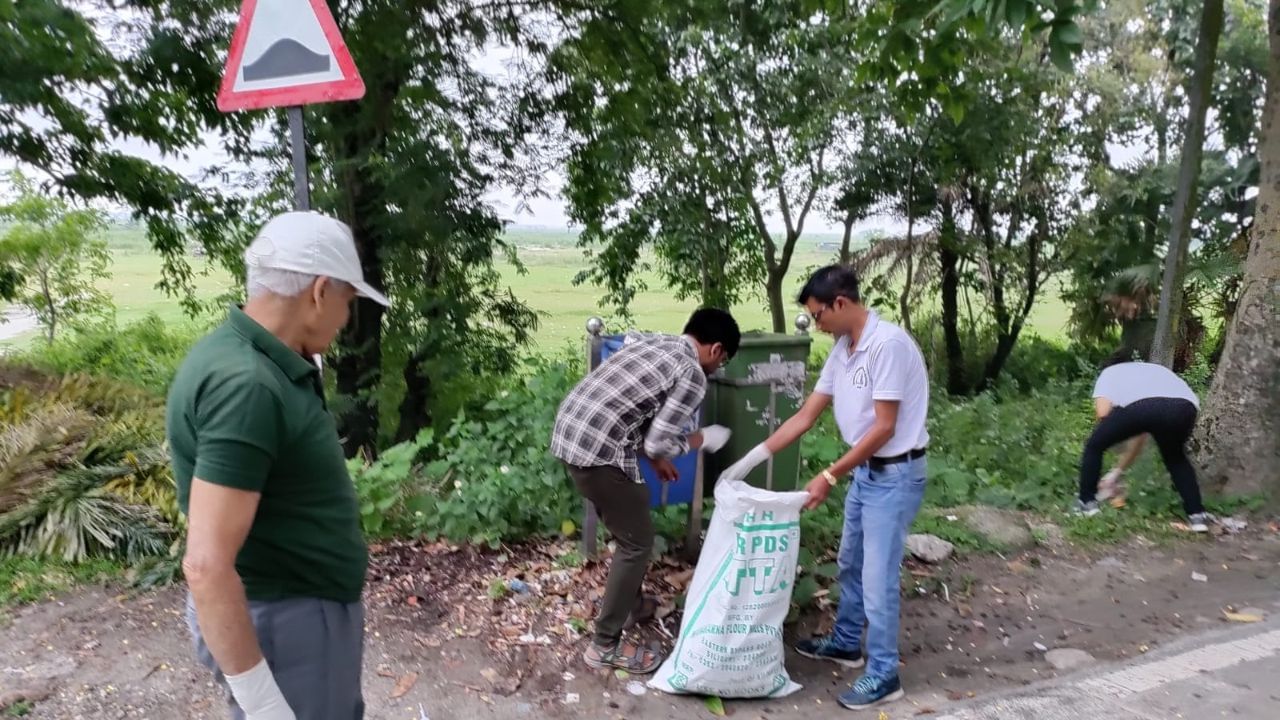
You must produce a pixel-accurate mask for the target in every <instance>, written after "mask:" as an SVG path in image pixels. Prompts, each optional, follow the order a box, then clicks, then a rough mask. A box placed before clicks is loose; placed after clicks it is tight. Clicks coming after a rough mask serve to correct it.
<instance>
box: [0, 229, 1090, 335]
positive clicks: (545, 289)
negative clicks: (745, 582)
mask: <svg viewBox="0 0 1280 720" xmlns="http://www.w3.org/2000/svg"><path fill="white" fill-rule="evenodd" d="M508 239H509V241H510V242H512V243H514V244H515V245H516V246H517V247H518V248H519V255H520V258H521V261H522V262H523V264H524V266H525V269H526V272H525V273H523V274H521V273H519V272H517V271H516V268H514V267H512V266H509V265H504V266H503V272H504V276H505V279H506V280H507V282H508V283H510V285H511V288H512V289H513V291H514V292H515V294H516V296H517V297H520V298H522V299H523V300H524V301H525V302H527V303H528V304H529V305H530V306H531V307H533V308H534V309H535V310H537V311H538V312H539V313H540V315H541V321H540V325H539V328H538V331H537V333H536V335H535V338H536V342H537V346H538V348H539V349H552V348H559V347H562V346H564V345H565V344H566V343H569V342H573V341H576V340H578V339H579V338H581V337H582V335H583V332H584V331H583V326H584V324H585V323H586V320H587V318H589V317H591V316H592V315H600V316H602V317H605V318H606V319H608V318H609V317H610V310H609V308H608V307H605V306H603V305H601V304H600V298H601V296H602V295H603V292H602V291H601V290H600V288H596V287H592V286H574V285H573V277H574V276H575V275H576V274H577V273H578V272H579V271H580V270H582V269H583V267H584V266H585V260H584V258H583V256H582V252H581V250H579V249H578V248H576V247H575V246H574V242H575V238H574V236H573V235H572V234H571V233H568V232H565V231H554V230H540V229H523V228H522V229H515V230H512V231H510V232H509V234H508ZM107 240H108V242H109V244H110V246H111V249H112V258H113V261H112V265H111V273H112V277H111V279H110V280H109V281H106V282H105V283H104V284H103V287H102V289H103V290H105V291H106V292H107V293H108V294H109V295H110V296H111V297H112V298H113V301H114V303H115V307H116V314H117V319H118V321H119V322H120V323H121V324H128V323H130V322H132V321H135V320H138V319H140V318H142V317H143V316H145V315H147V314H148V313H156V314H157V315H159V316H160V317H161V318H163V319H164V320H166V321H169V322H179V321H182V320H184V319H185V315H184V313H183V309H182V306H181V305H180V304H179V302H178V301H177V300H176V299H173V298H169V297H166V296H165V294H164V293H163V292H162V291H161V290H159V289H157V288H156V283H157V281H158V280H159V279H160V268H161V264H160V257H159V256H158V255H157V254H156V253H155V252H154V251H153V250H151V248H150V246H149V245H148V244H147V243H146V240H145V238H144V237H143V235H142V233H141V231H139V230H134V229H123V228H122V229H114V230H111V231H109V232H108V235H107ZM837 240H838V238H835V237H826V236H814V237H812V238H807V239H806V240H805V241H802V244H801V246H800V247H798V248H797V251H796V256H795V259H794V260H793V262H792V272H791V278H790V287H789V288H788V296H794V294H795V292H796V291H798V290H799V287H800V284H801V282H802V281H803V279H804V277H805V276H806V274H807V272H808V270H810V269H812V268H815V267H819V266H821V265H824V264H826V263H828V262H830V261H831V260H832V259H833V257H834V254H833V252H834V251H833V250H831V249H824V248H823V247H821V245H823V244H826V247H827V248H829V247H830V243H832V242H835V241H837ZM192 265H193V268H194V269H195V270H196V271H197V273H206V274H204V275H202V276H201V277H199V278H198V281H197V288H198V291H199V293H198V294H199V296H200V297H201V298H202V299H207V300H212V299H214V298H216V297H218V296H219V295H221V294H223V293H224V292H226V291H227V290H228V289H230V288H231V287H232V284H233V281H232V279H231V278H230V277H229V276H228V275H227V274H226V273H224V272H222V271H221V270H220V269H217V268H210V267H208V266H207V263H205V262H204V261H203V259H201V258H192ZM643 280H644V281H645V284H646V285H647V286H648V288H649V289H648V290H647V291H646V292H643V293H640V294H639V296H638V297H637V298H636V300H635V302H634V304H633V308H632V312H633V314H634V316H635V318H636V323H637V325H638V326H640V327H642V328H643V329H647V330H654V331H661V332H675V331H678V330H679V329H680V327H681V325H682V324H683V322H684V320H685V319H686V318H687V316H688V314H689V312H690V311H692V309H693V308H694V307H695V303H694V302H693V301H686V302H680V301H677V300H675V299H673V298H672V297H671V295H670V293H667V292H665V291H664V290H662V289H661V288H662V283H661V281H660V280H659V278H658V276H657V274H656V273H654V272H649V273H646V274H645V275H644V276H643ZM733 311H734V314H735V315H736V316H737V317H738V319H739V322H740V323H741V325H742V327H743V329H767V328H768V327H769V313H768V310H767V308H766V306H765V303H764V301H763V298H761V299H760V300H758V301H756V302H752V303H748V304H744V305H741V306H739V307H735V308H733ZM798 312H799V308H798V307H794V308H790V309H789V310H788V318H793V317H794V316H795V315H796V314H798ZM1066 318H1067V310H1066V307H1065V306H1063V304H1062V303H1061V302H1060V301H1059V300H1058V298H1057V297H1056V295H1054V296H1047V297H1045V298H1044V299H1043V301H1042V302H1040V303H1039V304H1038V306H1037V308H1036V310H1035V311H1034V312H1033V314H1032V317H1031V322H1030V330H1031V331H1032V332H1035V333H1038V334H1040V335H1042V336H1045V337H1058V336H1060V335H1062V334H1063V333H1064V331H1065V326H1066ZM618 325H619V323H618V322H616V321H613V322H611V323H610V328H609V329H610V330H617V329H620V328H619V327H618ZM790 329H791V327H790V323H789V322H788V330H790ZM3 334H4V328H3V326H0V335H3ZM38 337H39V336H38V334H37V333H36V332H34V331H29V332H25V333H22V334H19V335H16V336H13V337H8V338H7V339H4V340H0V345H10V346H17V347H21V346H26V345H27V344H29V343H31V342H33V341H36V340H37V338H38Z"/></svg>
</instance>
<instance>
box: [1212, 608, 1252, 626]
mask: <svg viewBox="0 0 1280 720" xmlns="http://www.w3.org/2000/svg"><path fill="white" fill-rule="evenodd" d="M1249 609H1251V608H1246V609H1245V610H1244V611H1241V612H1231V611H1229V610H1223V611H1222V614H1223V615H1225V616H1226V618H1227V620H1229V621H1231V622H1238V623H1256V622H1262V615H1261V614H1260V613H1253V612H1248V610H1249Z"/></svg>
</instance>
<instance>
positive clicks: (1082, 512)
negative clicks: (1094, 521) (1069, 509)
mask: <svg viewBox="0 0 1280 720" xmlns="http://www.w3.org/2000/svg"><path fill="white" fill-rule="evenodd" d="M1100 512H1102V510H1101V509H1100V508H1099V507H1098V501H1097V500H1090V501H1089V502H1084V501H1082V500H1079V499H1077V500H1076V509H1075V514H1076V515H1079V516H1080V517H1093V516H1094V515H1097V514H1098V513H1100Z"/></svg>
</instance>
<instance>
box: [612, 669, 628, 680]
mask: <svg viewBox="0 0 1280 720" xmlns="http://www.w3.org/2000/svg"><path fill="white" fill-rule="evenodd" d="M613 676H614V677H616V678H618V679H619V680H626V679H627V678H629V677H631V673H629V672H627V671H626V670H614V671H613Z"/></svg>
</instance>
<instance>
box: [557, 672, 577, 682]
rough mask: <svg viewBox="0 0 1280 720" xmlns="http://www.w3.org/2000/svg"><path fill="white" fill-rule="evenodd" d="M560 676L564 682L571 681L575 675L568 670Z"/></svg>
mask: <svg viewBox="0 0 1280 720" xmlns="http://www.w3.org/2000/svg"><path fill="white" fill-rule="evenodd" d="M560 677H561V678H562V679H563V680H564V681H565V682H573V681H574V680H575V679H576V676H575V675H574V674H573V673H571V672H568V671H565V674H563V675H561V676H560Z"/></svg>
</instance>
